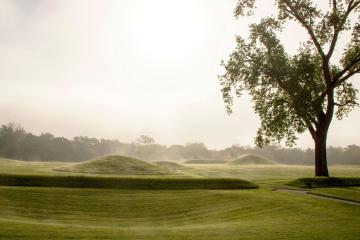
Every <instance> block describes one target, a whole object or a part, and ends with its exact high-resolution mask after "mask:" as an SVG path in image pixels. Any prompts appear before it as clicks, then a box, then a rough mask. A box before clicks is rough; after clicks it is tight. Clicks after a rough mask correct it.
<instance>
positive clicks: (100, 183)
mask: <svg viewBox="0 0 360 240" xmlns="http://www.w3.org/2000/svg"><path fill="white" fill-rule="evenodd" d="M0 186H28V187H64V188H117V189H152V190H189V189H253V188H257V187H258V186H257V185H256V184H254V183H252V182H249V181H245V180H241V179H234V178H218V179H217V178H157V177H152V178H150V177H148V178H135V177H99V176H52V175H10V174H1V175H0Z"/></svg>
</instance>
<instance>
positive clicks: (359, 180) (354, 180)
mask: <svg viewBox="0 0 360 240" xmlns="http://www.w3.org/2000/svg"><path fill="white" fill-rule="evenodd" d="M288 185H290V186H293V187H299V188H331V187H360V177H312V178H299V179H295V180H294V181H291V182H289V183H288Z"/></svg>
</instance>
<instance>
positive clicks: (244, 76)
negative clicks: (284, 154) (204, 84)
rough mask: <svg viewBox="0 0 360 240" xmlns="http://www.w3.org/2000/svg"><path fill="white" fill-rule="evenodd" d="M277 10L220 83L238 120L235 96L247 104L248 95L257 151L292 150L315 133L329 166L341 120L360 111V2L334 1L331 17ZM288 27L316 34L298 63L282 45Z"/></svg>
mask: <svg viewBox="0 0 360 240" xmlns="http://www.w3.org/2000/svg"><path fill="white" fill-rule="evenodd" d="M256 2H257V1H255V0H240V1H238V4H237V6H236V8H235V11H234V15H235V17H242V16H244V15H251V14H253V10H254V8H255V3H256ZM259 2H260V1H259ZM274 2H275V4H276V6H277V10H278V12H277V16H268V17H264V18H263V19H262V20H261V21H260V22H259V23H253V24H251V25H250V26H249V28H250V37H249V39H244V38H242V37H241V36H237V37H236V44H237V45H236V49H235V51H234V52H233V53H232V54H231V55H230V57H229V60H228V61H227V62H226V63H225V62H222V65H223V66H224V68H225V73H224V74H223V75H221V76H220V77H219V79H220V83H221V91H222V94H223V98H224V102H225V103H226V106H227V110H228V112H229V113H231V111H232V109H231V108H232V104H233V95H234V93H235V94H236V95H237V96H240V95H241V94H242V93H243V92H244V91H247V92H248V93H249V94H250V95H251V96H252V100H253V103H254V109H255V112H256V113H257V114H258V115H259V117H260V120H261V126H260V128H259V129H258V132H257V136H256V139H255V142H256V144H257V145H259V146H264V145H266V144H269V143H271V142H274V141H276V142H280V141H281V140H285V143H286V144H287V145H290V146H291V145H293V144H294V143H295V140H296V139H297V138H296V135H297V134H299V133H303V132H305V131H306V130H308V131H309V132H310V134H311V136H312V137H313V139H314V141H315V149H316V148H317V147H318V148H319V156H318V157H319V158H323V159H324V160H325V162H326V138H327V132H328V129H329V126H330V123H331V121H332V118H333V115H334V114H335V116H336V117H337V118H338V119H342V118H343V117H344V116H346V115H347V114H348V113H349V112H350V111H351V110H353V109H354V107H356V106H358V103H357V93H358V90H357V89H356V88H354V85H353V84H352V83H351V82H349V81H348V80H349V79H350V78H351V77H353V76H354V75H355V74H357V73H359V72H360V38H359V36H360V18H359V14H358V13H359V9H360V0H332V1H329V8H328V9H320V8H319V7H318V6H317V5H316V4H315V3H314V2H313V1H310V0H275V1H274ZM351 17H352V19H355V21H350V19H351ZM288 21H294V22H296V23H298V24H299V25H300V26H301V27H303V28H304V29H305V30H306V32H307V33H308V41H306V42H302V43H301V44H300V46H299V49H298V51H297V53H296V54H293V55H290V54H289V53H287V52H286V50H285V48H284V45H283V44H282V42H281V41H280V40H279V37H278V35H279V34H278V33H279V32H280V31H282V30H283V28H284V23H286V22H288ZM349 31H350V32H351V39H350V41H349V43H348V44H347V46H346V48H345V49H343V53H342V56H341V59H339V60H336V59H334V58H333V55H334V51H335V49H336V47H337V44H338V41H339V38H340V35H341V33H343V32H349ZM324 149H325V150H324ZM324 151H325V152H324ZM320 155H322V156H320ZM326 171H327V169H326Z"/></svg>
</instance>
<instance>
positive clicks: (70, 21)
mask: <svg viewBox="0 0 360 240" xmlns="http://www.w3.org/2000/svg"><path fill="white" fill-rule="evenodd" d="M260 2H261V4H260V5H259V7H258V9H257V11H256V15H255V16H254V17H252V18H246V19H235V18H234V17H233V14H232V13H233V9H234V7H235V4H236V1H235V0H182V1H176V0H151V1H149V0H76V1H74V0H61V1H52V0H1V1H0V52H1V54H0V66H1V67H0V83H1V85H0V86H1V87H0V96H1V97H0V124H6V123H8V122H10V121H15V122H17V123H20V124H21V125H22V126H23V127H24V128H25V129H26V130H27V131H29V132H32V133H34V134H40V133H44V132H50V133H52V134H54V135H56V136H64V137H68V138H72V137H74V136H79V135H82V136H90V137H97V138H107V139H118V140H120V141H122V142H131V141H133V140H134V139H136V138H137V137H138V136H139V135H142V134H145V135H149V136H152V137H153V138H154V139H155V141H156V142H157V143H160V144H166V145H171V144H185V143H188V142H204V143H205V144H206V145H207V146H208V147H210V148H216V149H220V148H225V147H228V146H230V145H233V144H239V145H250V146H252V145H253V142H254V141H253V140H254V137H255V134H256V130H257V128H258V126H259V124H260V122H259V119H258V117H257V116H256V115H255V114H254V112H253V109H252V103H251V99H250V97H249V96H246V95H245V96H243V97H242V98H241V99H238V100H236V103H235V105H234V113H233V114H232V115H230V116H229V115H227V114H226V111H225V106H224V103H223V101H222V97H221V92H220V86H219V81H218V78H217V76H218V75H220V74H221V73H223V71H224V70H223V69H222V67H221V66H220V62H221V60H226V59H227V58H228V56H229V54H230V53H231V51H232V50H233V49H234V47H235V36H236V35H240V36H247V35H248V24H249V23H251V22H254V21H255V22H256V21H259V19H260V18H261V17H262V16H264V15H266V14H269V13H272V11H273V10H274V6H273V1H268V0H267V1H264V0H262V1H260ZM325 2H326V3H327V2H328V1H319V4H320V5H321V4H324V3H325ZM305 36H306V33H305V32H304V31H303V30H302V29H301V28H299V27H298V26H297V25H296V24H294V23H290V24H288V25H287V29H286V30H285V31H284V32H283V33H282V34H281V40H282V41H283V43H284V45H285V47H286V49H287V51H288V52H289V53H295V52H296V49H297V48H298V46H299V42H300V41H304V40H305V39H306V38H305ZM346 40H348V37H347V36H342V39H341V41H340V46H339V49H337V50H336V54H338V55H340V54H341V46H344V45H345V43H346ZM356 78H359V77H356ZM353 82H354V83H355V84H356V86H357V87H358V88H359V87H360V84H359V80H358V79H354V80H353ZM359 119H360V109H356V110H355V111H353V112H352V113H351V114H350V115H349V117H348V118H346V119H345V120H342V121H341V122H340V121H337V120H335V121H333V125H332V126H331V129H330V132H329V138H328V143H329V144H330V145H333V146H346V145H349V144H358V145H360V138H359V133H360V132H359V128H357V127H356V126H357V124H358V121H359ZM297 146H298V147H301V148H307V147H312V146H313V142H312V139H311V137H310V135H309V134H308V133H305V134H302V135H301V136H299V141H298V145H297Z"/></svg>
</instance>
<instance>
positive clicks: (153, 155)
mask: <svg viewBox="0 0 360 240" xmlns="http://www.w3.org/2000/svg"><path fill="white" fill-rule="evenodd" d="M149 138H151V137H149ZM141 139H143V138H141ZM151 139H152V141H148V140H147V141H145V142H144V141H141V144H140V143H139V142H137V141H134V142H133V143H122V142H119V141H118V140H106V139H96V138H90V137H86V136H78V137H74V138H73V139H67V138H64V137H55V136H54V135H52V134H51V133H43V134H40V135H39V136H36V135H34V134H32V133H28V132H26V131H25V130H24V129H23V128H22V127H21V126H20V125H19V124H15V123H10V124H7V125H2V126H1V127H0V157H1V158H12V159H22V160H30V161H34V160H36V161H83V160H88V159H93V158H96V157H99V156H105V155H111V154H119V155H126V156H132V157H137V158H140V159H144V160H150V161H159V160H172V161H181V160H234V159H236V158H238V157H239V156H241V155H243V154H248V153H252V154H259V155H263V156H265V157H267V158H269V159H272V160H276V161H278V162H280V163H284V164H300V165H301V164H306V165H310V164H312V160H313V154H314V150H313V149H307V150H302V149H299V148H281V147H279V146H275V145H270V146H266V147H264V148H258V147H243V146H237V145H234V146H231V147H228V148H225V149H222V150H211V149H208V148H207V147H206V146H205V144H204V143H187V144H185V145H171V146H165V145H160V144H156V143H155V141H154V140H153V138H151ZM144 143H146V144H144ZM328 158H329V163H330V164H360V146H357V145H350V146H348V147H346V148H341V147H336V148H335V147H329V148H328Z"/></svg>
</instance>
